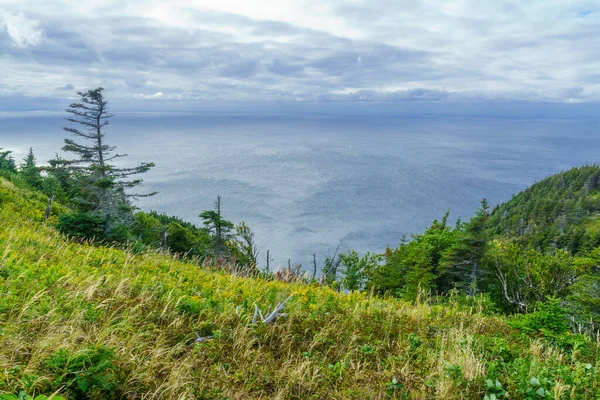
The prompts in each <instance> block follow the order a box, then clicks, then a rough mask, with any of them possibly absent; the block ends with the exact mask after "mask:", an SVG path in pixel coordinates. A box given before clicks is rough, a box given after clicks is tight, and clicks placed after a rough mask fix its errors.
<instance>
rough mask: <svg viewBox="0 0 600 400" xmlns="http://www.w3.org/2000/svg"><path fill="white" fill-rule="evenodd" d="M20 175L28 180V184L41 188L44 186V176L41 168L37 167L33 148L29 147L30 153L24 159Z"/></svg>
mask: <svg viewBox="0 0 600 400" xmlns="http://www.w3.org/2000/svg"><path fill="white" fill-rule="evenodd" d="M19 175H20V176H21V177H22V178H23V179H24V180H25V182H27V184H28V185H29V186H30V187H31V188H34V189H41V188H42V186H43V178H42V176H41V174H40V170H39V168H38V167H37V163H36V159H35V155H34V154H33V149H32V148H31V147H30V148H29V153H27V156H26V157H25V159H24V160H23V164H21V167H20V169H19Z"/></svg>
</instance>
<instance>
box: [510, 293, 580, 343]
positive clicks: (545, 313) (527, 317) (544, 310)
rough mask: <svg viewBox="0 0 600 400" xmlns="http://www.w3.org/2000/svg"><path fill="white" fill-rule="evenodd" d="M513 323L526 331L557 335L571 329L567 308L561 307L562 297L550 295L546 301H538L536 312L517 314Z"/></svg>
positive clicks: (548, 335) (547, 335)
mask: <svg viewBox="0 0 600 400" xmlns="http://www.w3.org/2000/svg"><path fill="white" fill-rule="evenodd" d="M511 325H512V326H514V327H515V328H519V329H521V330H522V331H524V332H527V333H530V334H535V335H538V334H540V335H543V336H546V337H556V336H558V335H563V334H565V333H566V332H567V331H568V329H569V324H568V322H567V310H566V309H564V308H563V307H561V304H560V299H558V298H555V297H549V298H548V299H547V300H546V301H545V302H542V303H538V305H537V308H536V310H535V311H534V312H532V313H529V314H521V315H516V316H515V317H514V318H513V320H512V321H511Z"/></svg>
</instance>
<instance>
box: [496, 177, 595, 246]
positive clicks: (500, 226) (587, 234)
mask: <svg viewBox="0 0 600 400" xmlns="http://www.w3.org/2000/svg"><path fill="white" fill-rule="evenodd" d="M599 211H600V166H598V165H588V166H584V167H580V168H573V169H571V170H569V171H566V172H562V173H560V174H556V175H552V176H550V177H548V178H546V179H544V180H542V181H540V182H538V183H536V184H534V185H532V186H531V187H530V188H528V189H526V190H525V191H523V192H521V193H519V194H518V195H516V196H514V197H513V198H512V199H511V200H510V201H508V202H506V203H504V204H502V205H500V206H498V207H496V208H495V209H494V210H493V212H492V214H491V216H490V219H489V222H488V227H489V228H488V231H489V233H490V234H493V235H501V236H510V237H517V238H519V240H520V241H521V242H522V243H525V244H530V245H532V246H534V247H536V248H539V249H542V250H546V249H551V248H556V247H558V248H563V249H567V250H570V251H571V252H573V253H578V252H580V251H582V250H588V249H591V248H593V247H596V246H598V245H600V234H599V232H598V231H599V230H600V219H598V217H599V215H598V213H599Z"/></svg>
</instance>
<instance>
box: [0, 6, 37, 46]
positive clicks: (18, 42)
mask: <svg viewBox="0 0 600 400" xmlns="http://www.w3.org/2000/svg"><path fill="white" fill-rule="evenodd" d="M39 24H40V23H39V21H35V20H31V19H27V18H25V16H24V15H23V14H21V13H19V14H13V13H10V12H7V11H5V12H2V13H0V26H2V25H3V26H4V29H6V32H7V33H8V36H10V39H11V40H12V44H13V45H14V46H16V47H21V48H24V47H28V46H37V45H38V44H39V43H40V42H41V40H42V30H41V29H40V28H39Z"/></svg>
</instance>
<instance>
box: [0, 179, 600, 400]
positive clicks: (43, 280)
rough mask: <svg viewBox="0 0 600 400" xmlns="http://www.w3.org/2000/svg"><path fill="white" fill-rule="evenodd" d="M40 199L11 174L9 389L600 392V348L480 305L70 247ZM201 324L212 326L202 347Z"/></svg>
mask: <svg viewBox="0 0 600 400" xmlns="http://www.w3.org/2000/svg"><path fill="white" fill-rule="evenodd" d="M44 205H45V200H44V199H43V198H42V197H39V196H38V195H37V194H32V193H29V192H26V191H22V190H19V189H16V188H14V187H13V186H12V185H11V184H10V183H7V182H6V181H0V221H2V224H0V393H2V392H5V393H12V394H17V393H19V392H23V393H27V394H29V395H37V394H40V393H42V394H47V395H50V394H52V393H57V394H60V395H61V396H64V397H66V398H71V399H76V398H96V399H111V398H130V399H133V398H164V399H173V398H181V399H188V398H190V399H191V398H200V399H227V398H228V399H252V398H279V399H306V398H316V399H325V398H328V399H342V398H344V399H346V398H354V399H367V398H369V399H371V398H373V399H382V398H415V399H421V398H439V399H450V398H483V397H484V396H485V395H486V394H487V395H492V394H495V395H498V396H500V395H502V394H504V393H506V392H508V393H510V396H511V398H524V397H526V396H529V395H532V396H534V397H531V398H541V397H540V396H539V393H542V395H544V393H548V394H550V393H556V394H559V395H560V394H562V395H563V397H564V398H569V397H571V398H591V397H593V396H594V395H595V394H596V393H597V392H598V390H599V389H600V379H599V376H598V371H599V365H598V362H597V359H596V357H595V355H594V354H596V353H597V351H598V347H597V345H595V344H590V346H592V348H593V349H594V350H593V351H591V352H584V351H581V350H578V351H577V352H571V351H566V350H559V349H556V348H554V347H552V346H551V345H549V344H547V343H545V342H542V341H540V340H531V339H529V338H528V337H526V336H524V335H521V334H519V333H518V332H517V331H515V330H513V329H512V328H510V327H509V326H508V324H507V322H506V320H505V319H503V318H502V317H498V316H494V315H490V314H486V313H484V311H483V310H484V308H483V307H482V304H481V303H478V302H471V303H468V302H467V303H466V304H463V305H462V306H461V302H462V303H464V302H465V301H466V300H461V299H460V298H458V297H457V298H454V299H451V300H450V301H449V304H448V305H445V306H430V305H426V304H418V305H411V304H408V303H405V302H401V301H397V300H383V299H377V298H369V297H368V296H366V295H363V294H350V295H344V294H339V293H336V292H334V291H332V290H330V289H328V288H324V287H317V286H305V285H295V284H285V283H282V282H277V281H272V282H266V281H264V280H258V279H249V278H240V277H235V276H231V275H228V274H226V273H224V272H218V271H209V270H202V269H199V268H198V267H197V266H194V265H190V264H186V263H183V262H180V261H178V260H175V259H173V258H171V257H168V256H165V255H161V254H158V253H147V254H139V255H135V254H132V253H129V252H124V251H121V250H117V249H113V248H103V247H94V246H91V245H89V244H78V243H71V242H67V241H65V240H64V238H63V237H61V236H60V235H59V234H58V233H57V232H56V231H55V230H54V229H53V228H52V227H50V226H49V225H46V224H43V223H42V222H41V219H42V215H41V211H40V207H43V206H44ZM42 209H43V208H42ZM291 294H293V295H294V297H293V298H292V299H291V300H290V301H289V302H288V303H287V306H286V311H287V312H288V313H289V315H288V316H287V317H282V318H280V319H278V320H276V321H275V322H274V323H272V324H267V325H264V324H253V323H252V317H253V313H254V304H257V305H258V306H260V307H263V310H264V308H266V307H267V306H268V305H273V304H275V303H276V302H277V301H281V300H283V299H286V298H287V297H288V296H290V295H291ZM196 334H199V335H200V336H202V337H209V336H210V337H212V338H211V339H206V340H203V341H201V342H199V343H195V342H194V339H195V337H196V336H195V335H196ZM488 379H489V380H490V381H489V382H486V380H488ZM496 380H497V381H498V383H496ZM540 390H541V392H540ZM536 393H537V395H536ZM535 396H537V397H535Z"/></svg>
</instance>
